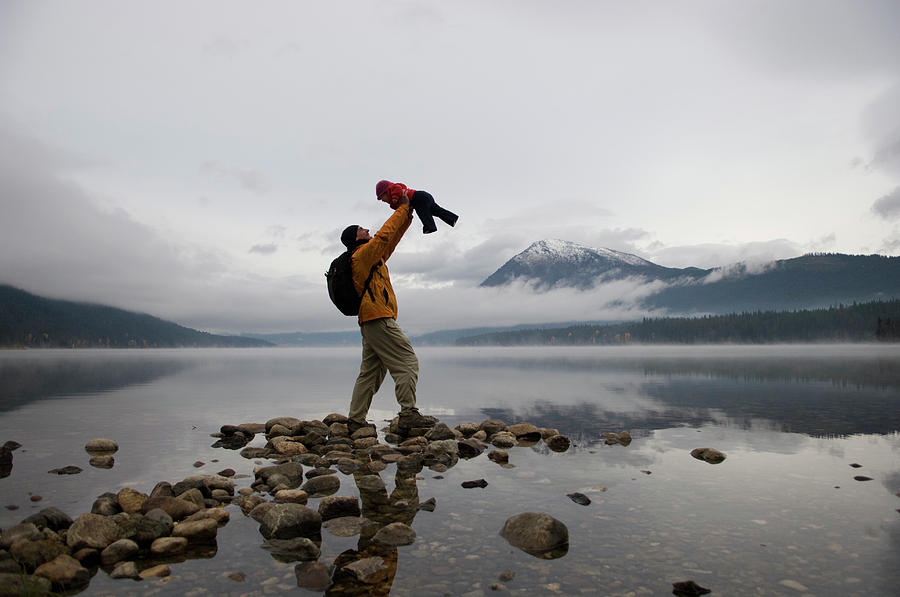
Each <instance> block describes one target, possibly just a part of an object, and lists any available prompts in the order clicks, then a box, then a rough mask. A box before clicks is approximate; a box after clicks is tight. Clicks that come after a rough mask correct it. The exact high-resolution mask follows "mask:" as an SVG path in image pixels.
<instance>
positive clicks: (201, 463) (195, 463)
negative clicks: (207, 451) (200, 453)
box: [194, 460, 206, 468]
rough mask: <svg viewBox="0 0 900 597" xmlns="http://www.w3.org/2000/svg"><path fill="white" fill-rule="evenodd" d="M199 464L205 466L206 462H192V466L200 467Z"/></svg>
mask: <svg viewBox="0 0 900 597" xmlns="http://www.w3.org/2000/svg"><path fill="white" fill-rule="evenodd" d="M201 466H206V463H205V462H203V461H201V460H197V461H195V462H194V468H200V467H201Z"/></svg>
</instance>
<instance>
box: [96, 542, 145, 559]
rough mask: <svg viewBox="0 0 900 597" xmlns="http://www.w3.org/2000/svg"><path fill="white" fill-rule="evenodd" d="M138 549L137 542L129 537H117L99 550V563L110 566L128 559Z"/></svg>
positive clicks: (135, 553) (134, 554)
mask: <svg viewBox="0 0 900 597" xmlns="http://www.w3.org/2000/svg"><path fill="white" fill-rule="evenodd" d="M138 551H140V548H139V547H138V544H137V543H135V542H134V541H132V540H131V539H119V540H118V541H113V542H112V543H110V544H109V545H108V546H107V547H106V548H105V549H104V550H103V551H101V552H100V563H101V564H103V565H104V566H112V565H113V564H116V563H118V562H122V561H124V560H130V559H131V558H133V557H135V556H136V555H137V554H138Z"/></svg>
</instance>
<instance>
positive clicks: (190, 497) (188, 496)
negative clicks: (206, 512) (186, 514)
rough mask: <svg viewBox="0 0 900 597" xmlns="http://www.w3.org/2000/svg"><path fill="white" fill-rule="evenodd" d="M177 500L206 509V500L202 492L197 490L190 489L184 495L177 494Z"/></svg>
mask: <svg viewBox="0 0 900 597" xmlns="http://www.w3.org/2000/svg"><path fill="white" fill-rule="evenodd" d="M178 499H180V500H185V501H187V502H191V503H192V504H197V505H198V506H200V507H201V508H205V507H206V498H205V497H204V496H203V492H202V491H200V490H199V489H197V488H191V489H188V490H187V491H185V492H184V493H180V494H178ZM192 514H193V512H192Z"/></svg>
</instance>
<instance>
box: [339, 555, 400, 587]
mask: <svg viewBox="0 0 900 597" xmlns="http://www.w3.org/2000/svg"><path fill="white" fill-rule="evenodd" d="M342 570H346V571H347V572H349V573H350V574H352V575H353V576H355V577H356V579H357V580H358V581H360V582H364V583H366V584H377V583H379V582H381V581H383V580H385V579H387V577H388V573H389V572H390V567H389V566H388V565H387V563H386V562H385V561H384V559H383V558H379V557H378V556H372V557H369V558H362V559H360V560H356V561H354V562H351V563H349V564H347V565H346V566H344V567H343V568H342Z"/></svg>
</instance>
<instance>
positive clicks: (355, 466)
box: [337, 438, 372, 475]
mask: <svg viewBox="0 0 900 597" xmlns="http://www.w3.org/2000/svg"><path fill="white" fill-rule="evenodd" d="M366 439H372V438H366ZM357 441H365V440H357ZM361 466H362V463H361V462H360V461H358V460H353V459H352V458H341V459H340V460H338V462H337V469H338V470H339V471H341V472H342V473H344V474H345V475H352V474H353V473H355V472H356V471H358V470H359V468H360V467H361Z"/></svg>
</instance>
